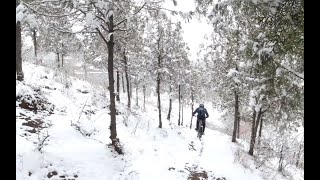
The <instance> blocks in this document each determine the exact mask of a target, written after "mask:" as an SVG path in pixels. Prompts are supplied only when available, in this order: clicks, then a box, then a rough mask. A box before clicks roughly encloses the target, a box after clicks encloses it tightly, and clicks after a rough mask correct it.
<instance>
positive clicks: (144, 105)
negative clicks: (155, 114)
mask: <svg viewBox="0 0 320 180" xmlns="http://www.w3.org/2000/svg"><path fill="white" fill-rule="evenodd" d="M143 110H146V85H143Z"/></svg>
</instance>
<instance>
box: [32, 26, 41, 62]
mask: <svg viewBox="0 0 320 180" xmlns="http://www.w3.org/2000/svg"><path fill="white" fill-rule="evenodd" d="M32 40H33V47H34V57H35V58H36V64H38V63H39V62H38V58H37V31H36V30H35V29H32Z"/></svg>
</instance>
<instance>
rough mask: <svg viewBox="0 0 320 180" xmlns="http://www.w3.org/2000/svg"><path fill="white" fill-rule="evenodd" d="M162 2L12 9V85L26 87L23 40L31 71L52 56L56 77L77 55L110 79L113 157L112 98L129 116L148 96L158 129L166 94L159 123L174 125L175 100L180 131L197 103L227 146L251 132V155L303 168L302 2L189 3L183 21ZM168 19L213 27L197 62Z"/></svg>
mask: <svg viewBox="0 0 320 180" xmlns="http://www.w3.org/2000/svg"><path fill="white" fill-rule="evenodd" d="M163 3H164V0H145V1H134V0H83V1H77V0H60V1H54V0H53V1H50V0H49V1H43V0H16V73H17V80H19V81H23V80H24V76H23V64H22V62H23V61H24V59H23V56H22V54H23V52H22V45H23V38H25V37H27V36H29V37H31V38H32V42H33V47H34V49H33V52H34V61H33V62H34V63H36V64H41V63H43V59H42V58H41V57H39V54H44V53H47V52H53V53H55V54H56V62H57V63H56V66H55V67H52V68H57V69H63V66H64V58H65V57H66V56H67V55H68V54H71V53H76V54H77V55H78V56H79V57H80V56H81V59H82V61H83V68H84V69H85V68H86V67H87V66H89V65H92V66H95V67H99V68H104V69H106V70H107V72H108V80H107V81H108V85H107V86H108V87H107V89H108V91H109V99H110V104H108V106H109V108H110V118H111V124H110V127H109V128H110V139H111V141H112V144H113V145H114V147H115V149H116V151H117V152H118V153H119V154H123V151H122V147H121V143H120V140H119V138H118V136H117V126H116V125H117V123H116V122H117V121H116V117H117V116H116V115H117V107H116V101H121V99H120V97H119V96H118V94H119V93H125V94H126V97H127V102H128V104H127V105H128V108H130V107H131V106H132V104H133V103H132V101H133V99H132V93H133V91H135V93H137V94H138V93H139V92H142V93H143V97H144V100H141V101H140V102H143V105H141V104H140V105H141V106H142V107H144V108H145V98H146V96H148V94H147V93H146V92H148V91H154V92H155V94H156V95H157V99H158V103H157V107H158V111H159V117H158V119H159V126H158V127H159V128H162V121H164V118H163V117H162V116H161V114H162V113H164V112H163V109H164V108H163V107H161V105H163V103H162V102H161V99H162V98H161V95H162V94H164V93H167V94H169V99H168V102H169V104H167V106H168V112H165V113H166V114H167V117H166V118H165V119H166V120H169V121H173V119H171V118H170V117H171V110H172V101H173V100H178V101H179V119H178V120H177V121H178V125H183V119H180V113H181V112H180V111H182V113H183V107H185V106H186V105H188V106H187V107H190V109H189V110H188V112H189V111H191V109H192V110H193V108H194V104H193V103H194V102H203V101H205V100H206V101H210V102H212V103H213V104H214V106H215V107H216V108H218V109H220V110H222V111H223V112H225V113H224V117H225V118H226V119H228V121H232V122H233V126H232V127H230V128H232V129H233V135H232V139H231V141H232V142H237V139H239V138H241V137H240V133H239V132H240V131H241V129H240V124H241V123H242V122H246V123H250V125H251V138H250V147H249V148H248V152H249V154H250V155H254V154H255V152H258V153H259V154H263V156H264V157H265V158H272V157H276V158H278V159H279V170H281V169H282V168H283V167H284V166H285V164H283V160H284V159H285V160H286V162H289V163H291V164H294V165H296V166H297V167H304V161H303V159H304V139H303V137H302V138H295V137H292V135H293V134H294V133H296V131H298V129H299V128H300V129H301V128H303V126H304V75H303V74H304V1H303V0H302V1H301V0H282V1H281V0H270V1H262V0H252V1H243V0H217V1H212V0H196V6H195V10H194V11H190V12H188V13H185V12H180V11H174V10H170V9H166V8H163V7H162V5H163ZM171 3H173V4H176V3H183V2H182V1H181V2H180V1H179V2H177V1H176V0H173V1H172V2H171ZM171 16H177V17H179V18H181V19H183V20H184V21H188V20H189V19H191V18H193V17H194V16H200V17H201V18H203V19H205V20H206V21H207V23H209V24H210V25H211V27H212V33H211V34H209V35H207V36H205V37H204V38H203V39H199V41H201V42H203V43H202V44H201V48H200V49H201V50H200V51H199V52H198V53H197V59H189V58H190V56H189V54H190V52H189V51H190V49H189V47H188V46H187V43H186V42H185V40H184V39H183V36H182V33H183V28H182V25H181V22H179V21H176V20H172V19H171V18H170V17H171ZM75 27H77V28H75ZM97 58H100V59H101V60H102V61H99V62H97V61H94V59H97ZM121 87H122V89H120V88H121ZM136 97H137V96H136ZM106 103H107V102H106ZM135 103H136V104H137V105H138V100H136V101H135ZM187 123H188V122H184V124H187ZM190 128H191V124H190ZM267 129H268V130H269V131H270V130H271V131H270V132H269V131H268V136H267V135H265V136H264V135H263V134H264V131H265V130H267Z"/></svg>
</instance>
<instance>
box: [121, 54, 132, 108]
mask: <svg viewBox="0 0 320 180" xmlns="http://www.w3.org/2000/svg"><path fill="white" fill-rule="evenodd" d="M123 61H124V73H125V76H126V81H127V95H128V108H130V106H131V98H130V90H129V89H130V87H129V84H130V82H129V75H128V62H127V56H126V51H125V50H124V51H123Z"/></svg>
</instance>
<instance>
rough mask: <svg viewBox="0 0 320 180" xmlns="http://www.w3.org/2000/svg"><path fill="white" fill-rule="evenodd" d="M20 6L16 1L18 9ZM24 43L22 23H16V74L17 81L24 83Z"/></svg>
mask: <svg viewBox="0 0 320 180" xmlns="http://www.w3.org/2000/svg"><path fill="white" fill-rule="evenodd" d="M19 4H20V1H19V0H16V7H17V6H18V5H19ZM21 49H22V42H21V23H20V21H18V22H17V23H16V73H17V80H18V81H23V79H24V75H23V71H22V55H21Z"/></svg>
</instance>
